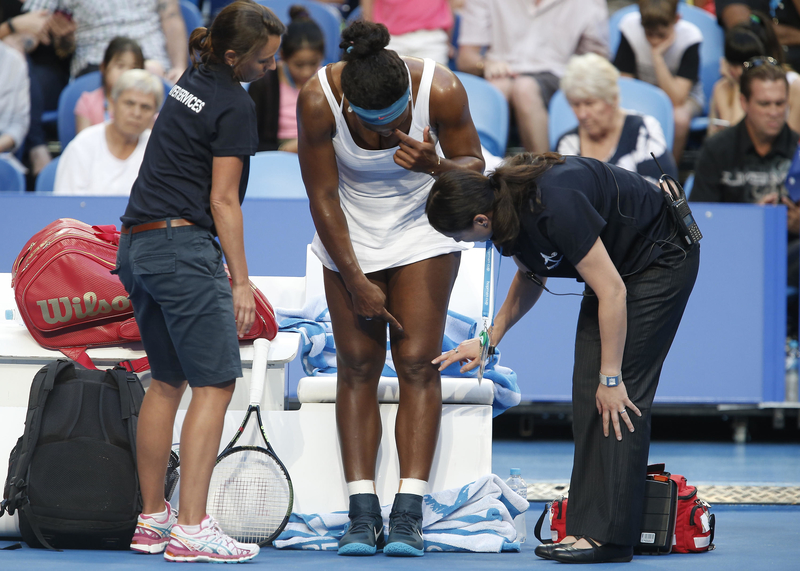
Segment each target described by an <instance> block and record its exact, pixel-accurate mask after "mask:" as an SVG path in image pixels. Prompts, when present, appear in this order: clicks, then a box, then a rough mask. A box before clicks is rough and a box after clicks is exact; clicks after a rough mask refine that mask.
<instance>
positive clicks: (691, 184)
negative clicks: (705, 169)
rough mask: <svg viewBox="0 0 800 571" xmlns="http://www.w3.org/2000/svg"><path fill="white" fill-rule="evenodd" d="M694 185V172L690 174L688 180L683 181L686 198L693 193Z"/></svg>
mask: <svg viewBox="0 0 800 571" xmlns="http://www.w3.org/2000/svg"><path fill="white" fill-rule="evenodd" d="M693 187H694V173H692V174H690V175H689V176H687V177H686V180H685V181H683V192H685V193H686V198H687V199H688V198H689V195H690V194H692V188H693Z"/></svg>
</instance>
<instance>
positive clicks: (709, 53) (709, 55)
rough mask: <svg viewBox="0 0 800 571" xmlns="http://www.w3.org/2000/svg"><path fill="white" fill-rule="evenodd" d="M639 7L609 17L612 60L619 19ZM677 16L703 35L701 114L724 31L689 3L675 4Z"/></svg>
mask: <svg viewBox="0 0 800 571" xmlns="http://www.w3.org/2000/svg"><path fill="white" fill-rule="evenodd" d="M638 9H639V6H637V5H636V4H633V5H631V6H626V7H625V8H621V9H620V10H617V11H616V12H614V13H613V14H611V16H610V17H609V18H608V27H609V34H610V35H609V48H610V50H611V59H612V60H613V59H614V54H616V53H617V49H618V48H619V42H620V37H621V32H620V31H619V23H620V20H622V18H623V17H624V16H625V15H626V14H629V13H631V12H635V11H637V10H638ZM678 14H679V15H680V17H681V18H684V19H685V20H686V21H687V22H691V23H692V24H694V25H695V26H697V27H698V28H700V32H702V34H703V43H702V44H700V81H701V82H702V83H703V93H704V94H705V99H706V101H705V107H704V108H703V115H705V114H707V113H708V104H709V103H710V101H711V93H712V91H713V90H714V84H715V83H716V82H717V80H718V79H719V78H720V73H719V58H721V57H722V55H723V53H724V50H725V32H724V31H723V30H722V28H721V27H720V26H719V24H717V20H716V19H715V18H714V16H712V15H711V14H709V13H708V12H706V11H705V10H703V9H701V8H697V7H695V6H690V5H689V4H685V3H681V4H679V5H678Z"/></svg>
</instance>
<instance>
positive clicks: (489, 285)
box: [478, 240, 495, 381]
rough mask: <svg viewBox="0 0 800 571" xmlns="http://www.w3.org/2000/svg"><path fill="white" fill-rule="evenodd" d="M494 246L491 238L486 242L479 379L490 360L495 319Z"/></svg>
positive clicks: (479, 336) (481, 377) (481, 378)
mask: <svg viewBox="0 0 800 571" xmlns="http://www.w3.org/2000/svg"><path fill="white" fill-rule="evenodd" d="M494 280H495V277H494V247H493V245H492V242H491V240H489V241H487V242H486V255H485V257H484V262H483V310H482V312H481V325H482V330H481V332H480V334H479V335H478V338H479V339H480V340H481V357H480V359H481V366H480V368H479V369H478V380H479V381H481V380H483V373H484V372H486V365H487V363H488V362H489V341H490V339H489V328H490V327H491V326H492V321H493V320H494Z"/></svg>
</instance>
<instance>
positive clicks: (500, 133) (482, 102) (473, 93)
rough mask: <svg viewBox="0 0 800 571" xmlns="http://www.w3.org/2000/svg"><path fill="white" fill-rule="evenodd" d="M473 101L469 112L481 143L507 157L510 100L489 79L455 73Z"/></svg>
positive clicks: (493, 152) (470, 100)
mask: <svg viewBox="0 0 800 571" xmlns="http://www.w3.org/2000/svg"><path fill="white" fill-rule="evenodd" d="M454 73H455V74H456V76H457V77H458V79H459V80H461V83H462V84H463V85H464V89H465V90H466V92H467V97H468V98H469V112H470V114H471V115H472V122H473V123H474V124H475V128H476V129H477V130H478V136H479V137H480V138H481V144H483V146H484V147H486V150H488V151H489V152H490V153H492V154H493V155H496V156H498V157H504V156H505V154H506V145H507V144H508V117H509V115H508V101H506V98H505V97H503V94H502V93H501V92H500V90H499V89H497V88H496V87H495V86H494V85H492V84H491V83H489V82H488V81H486V80H485V79H483V78H481V77H478V76H476V75H471V74H469V73H464V72H461V71H457V72H454Z"/></svg>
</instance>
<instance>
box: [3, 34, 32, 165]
mask: <svg viewBox="0 0 800 571" xmlns="http://www.w3.org/2000/svg"><path fill="white" fill-rule="evenodd" d="M0 86H2V89H0V155H4V157H5V158H10V157H13V155H11V154H10V153H11V152H12V151H14V150H16V149H17V148H18V147H19V146H20V145H21V144H22V142H23V141H24V140H25V135H26V134H27V133H28V125H29V123H30V112H31V111H30V108H31V101H30V93H29V87H28V66H27V65H26V64H25V58H24V56H22V54H20V53H19V52H18V51H17V50H15V49H14V48H12V47H11V46H9V45H6V43H5V42H2V41H0ZM6 153H8V156H6ZM10 160H11V161H12V162H13V163H14V164H15V166H17V167H18V168H19V169H20V170H21V171H24V168H23V167H22V165H21V164H20V163H19V162H18V161H16V160H15V159H11V158H10Z"/></svg>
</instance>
